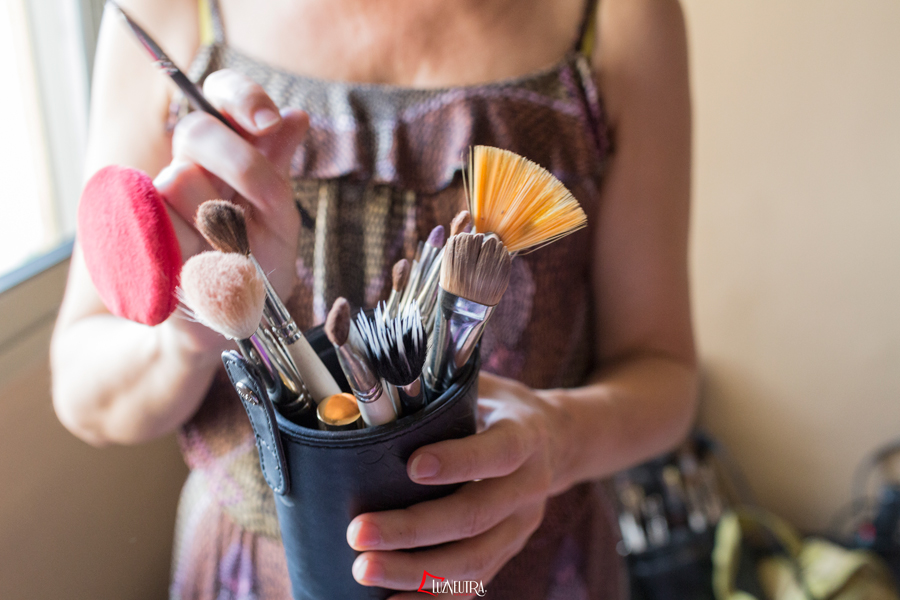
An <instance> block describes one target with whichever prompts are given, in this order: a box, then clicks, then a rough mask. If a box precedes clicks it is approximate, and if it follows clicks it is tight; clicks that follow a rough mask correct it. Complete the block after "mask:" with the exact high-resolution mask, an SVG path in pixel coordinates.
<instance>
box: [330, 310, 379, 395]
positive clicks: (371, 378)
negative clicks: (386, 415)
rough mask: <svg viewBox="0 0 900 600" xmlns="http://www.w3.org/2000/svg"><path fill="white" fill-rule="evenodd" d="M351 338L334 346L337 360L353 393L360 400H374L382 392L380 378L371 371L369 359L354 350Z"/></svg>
mask: <svg viewBox="0 0 900 600" xmlns="http://www.w3.org/2000/svg"><path fill="white" fill-rule="evenodd" d="M352 337H353V333H352V328H351V339H349V340H347V343H345V344H344V345H343V346H335V347H334V348H335V350H337V356H338V362H340V363H341V369H342V370H343V371H344V375H345V376H346V377H347V383H348V384H350V389H352V390H353V395H354V396H356V399H357V400H359V401H360V402H363V403H367V402H374V401H375V400H376V399H378V397H379V396H381V394H382V391H383V389H382V387H381V379H379V378H378V376H377V375H376V374H375V372H374V371H372V366H371V365H370V364H369V361H368V360H367V359H366V358H365V356H363V355H362V354H361V353H360V352H358V351H357V350H356V348H355V347H354V345H353V343H352Z"/></svg>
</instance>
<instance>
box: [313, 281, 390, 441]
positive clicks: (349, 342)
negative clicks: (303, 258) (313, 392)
mask: <svg viewBox="0 0 900 600" xmlns="http://www.w3.org/2000/svg"><path fill="white" fill-rule="evenodd" d="M325 335H327V336H328V339H329V340H330V341H331V343H332V345H333V346H334V348H335V350H336V352H337V356H338V362H339V363H340V365H341V370H343V371H344V375H346V376H347V383H349V384H350V389H351V390H353V395H354V396H356V400H357V401H358V402H359V412H360V413H361V414H362V418H363V421H365V423H366V425H368V426H370V427H371V426H374V425H383V424H385V423H390V422H391V421H396V420H397V417H398V416H399V415H398V413H397V410H396V408H395V407H394V403H393V401H392V400H391V398H390V396H389V395H388V393H387V392H386V391H385V389H384V386H382V385H381V379H380V378H379V377H378V375H377V374H376V373H375V371H374V370H373V368H372V365H371V363H370V362H369V360H368V358H367V356H366V350H365V347H364V342H363V340H362V338H361V336H360V334H359V331H358V330H357V328H356V326H355V325H354V323H353V320H352V319H351V318H350V304H349V303H348V302H347V300H345V299H344V298H338V299H337V300H335V301H334V305H332V307H331V310H330V311H329V312H328V318H326V319H325Z"/></svg>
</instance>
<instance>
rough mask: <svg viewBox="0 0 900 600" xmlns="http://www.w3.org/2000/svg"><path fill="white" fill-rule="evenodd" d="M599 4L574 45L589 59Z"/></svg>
mask: <svg viewBox="0 0 900 600" xmlns="http://www.w3.org/2000/svg"><path fill="white" fill-rule="evenodd" d="M210 1H214V0H210ZM599 5H600V0H587V2H586V3H585V5H584V16H583V17H582V18H581V27H579V28H578V38H577V39H576V40H575V44H574V47H573V50H574V51H575V52H580V53H581V54H583V55H584V56H586V57H587V58H588V59H590V58H591V54H592V53H593V51H594V45H595V43H596V39H597V7H598V6H599Z"/></svg>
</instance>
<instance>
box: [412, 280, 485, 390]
mask: <svg viewBox="0 0 900 600" xmlns="http://www.w3.org/2000/svg"><path fill="white" fill-rule="evenodd" d="M493 312H494V307H493V306H486V305H484V304H479V303H478V302H472V301H471V300H466V299H465V298H461V297H459V296H457V295H455V294H451V293H450V292H448V291H447V290H445V289H443V288H441V289H440V291H439V292H438V305H437V315H436V316H435V320H434V333H433V334H432V340H433V341H432V346H431V350H430V352H429V354H428V359H427V361H426V363H425V369H424V371H423V373H422V375H423V378H424V380H425V385H427V386H428V387H429V389H431V390H432V391H434V392H440V391H442V390H444V389H445V388H446V387H447V386H449V385H450V383H451V382H452V381H453V379H454V378H455V377H456V373H457V372H458V371H459V369H460V368H462V366H463V365H465V364H466V362H467V361H468V360H469V357H471V356H472V352H473V351H474V350H475V346H476V345H477V344H478V340H480V339H481V334H482V332H483V331H484V325H485V323H486V322H487V320H488V318H490V316H491V314H492V313H493Z"/></svg>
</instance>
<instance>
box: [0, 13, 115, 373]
mask: <svg viewBox="0 0 900 600" xmlns="http://www.w3.org/2000/svg"><path fill="white" fill-rule="evenodd" d="M11 1H13V2H18V3H20V4H19V6H18V7H16V8H17V9H18V10H21V11H22V12H23V13H24V15H25V20H26V23H27V31H26V34H27V36H28V40H29V44H30V51H31V53H32V59H33V64H34V68H35V71H36V72H35V74H34V77H35V80H36V83H37V88H38V98H39V107H38V109H39V112H40V115H41V120H42V125H43V126H42V128H41V131H42V134H43V136H44V144H45V148H46V154H47V161H48V165H47V170H48V171H49V173H50V182H49V187H50V193H51V196H52V205H53V208H54V211H55V214H56V221H57V226H58V231H62V232H72V231H74V229H75V221H76V215H77V204H78V198H79V196H80V194H81V187H82V183H83V179H84V173H83V169H84V148H85V144H86V139H87V121H88V105H89V101H90V76H91V70H92V67H93V59H94V51H95V49H96V39H97V34H98V32H99V28H100V18H101V16H102V13H103V6H104V0H55V1H52V2H45V1H44V2H34V1H30V0H11ZM72 246H73V238H72V237H71V235H70V236H69V237H68V239H65V240H63V241H62V242H61V243H60V244H59V245H58V246H57V247H55V248H53V249H52V250H50V251H48V252H46V253H44V254H42V255H40V256H38V257H36V258H34V259H32V260H30V261H28V262H27V263H25V264H23V265H22V266H20V267H18V268H15V269H13V270H11V271H9V272H7V273H4V274H0V384H3V383H5V382H6V381H9V380H10V379H11V378H12V377H14V376H15V375H16V374H17V373H19V372H21V371H22V369H25V368H27V367H28V366H29V365H31V364H34V362H35V361H38V360H47V354H48V352H47V348H48V346H49V341H50V335H51V333H52V329H53V324H54V322H55V320H56V315H57V312H58V310H59V305H60V302H61V300H62V295H63V291H64V290H65V282H66V277H67V273H68V263H69V257H70V256H71V253H72Z"/></svg>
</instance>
